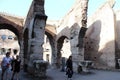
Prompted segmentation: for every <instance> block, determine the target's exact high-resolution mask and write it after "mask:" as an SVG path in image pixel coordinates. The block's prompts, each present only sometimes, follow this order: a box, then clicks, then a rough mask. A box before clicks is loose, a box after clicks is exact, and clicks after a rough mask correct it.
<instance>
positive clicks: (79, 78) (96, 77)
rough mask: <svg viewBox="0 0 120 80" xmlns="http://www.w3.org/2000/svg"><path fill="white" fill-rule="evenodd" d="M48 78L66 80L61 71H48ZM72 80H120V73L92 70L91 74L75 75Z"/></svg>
mask: <svg viewBox="0 0 120 80" xmlns="http://www.w3.org/2000/svg"><path fill="white" fill-rule="evenodd" d="M47 75H48V76H51V77H53V78H54V79H53V80H65V79H66V75H65V72H60V70H57V69H56V70H55V69H53V70H48V72H47ZM72 80H120V72H118V71H104V70H91V73H89V74H83V73H81V74H77V73H74V75H73V78H72Z"/></svg>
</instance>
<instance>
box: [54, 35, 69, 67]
mask: <svg viewBox="0 0 120 80" xmlns="http://www.w3.org/2000/svg"><path fill="white" fill-rule="evenodd" d="M65 38H67V37H66V36H61V37H60V38H59V39H58V40H57V64H56V66H57V68H60V66H61V49H62V47H63V43H64V39H65Z"/></svg>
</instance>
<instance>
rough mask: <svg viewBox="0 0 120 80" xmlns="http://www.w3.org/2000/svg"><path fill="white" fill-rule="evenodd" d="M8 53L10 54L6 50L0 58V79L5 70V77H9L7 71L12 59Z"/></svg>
mask: <svg viewBox="0 0 120 80" xmlns="http://www.w3.org/2000/svg"><path fill="white" fill-rule="evenodd" d="M10 54H11V53H10V52H7V53H6V56H5V57H3V59H2V62H1V68H2V74H1V80H3V78H4V74H5V72H6V78H9V77H10V76H9V74H8V71H9V69H10V66H11V60H12V58H10Z"/></svg>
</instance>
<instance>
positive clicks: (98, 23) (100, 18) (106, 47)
mask: <svg viewBox="0 0 120 80" xmlns="http://www.w3.org/2000/svg"><path fill="white" fill-rule="evenodd" d="M114 28H115V16H114V12H113V9H112V7H111V6H110V5H109V3H106V4H104V5H103V6H102V7H100V8H99V9H98V10H97V11H96V12H95V13H94V14H93V16H91V17H89V18H88V30H87V32H86V36H85V59H87V60H92V61H93V62H94V67H97V68H103V69H106V68H108V69H109V68H115V29H114Z"/></svg>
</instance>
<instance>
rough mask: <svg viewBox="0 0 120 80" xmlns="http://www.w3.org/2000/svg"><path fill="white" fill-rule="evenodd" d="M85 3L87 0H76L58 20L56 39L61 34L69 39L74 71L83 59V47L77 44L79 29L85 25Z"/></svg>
mask: <svg viewBox="0 0 120 80" xmlns="http://www.w3.org/2000/svg"><path fill="white" fill-rule="evenodd" d="M87 3H88V0H76V2H75V4H74V5H73V6H72V8H71V9H70V11H69V12H68V13H67V14H66V15H65V16H64V17H63V18H62V19H61V20H60V22H59V25H58V28H57V40H58V39H59V38H60V37H61V36H66V37H67V38H68V39H69V40H70V46H71V47H70V51H71V53H72V56H73V62H74V68H75V71H76V70H77V67H78V63H79V61H82V60H84V48H83V47H82V48H79V47H77V45H78V43H79V39H78V37H79V32H80V29H81V27H86V22H87V6H88V4H87ZM81 39H82V38H81ZM66 52H67V51H66Z"/></svg>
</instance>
